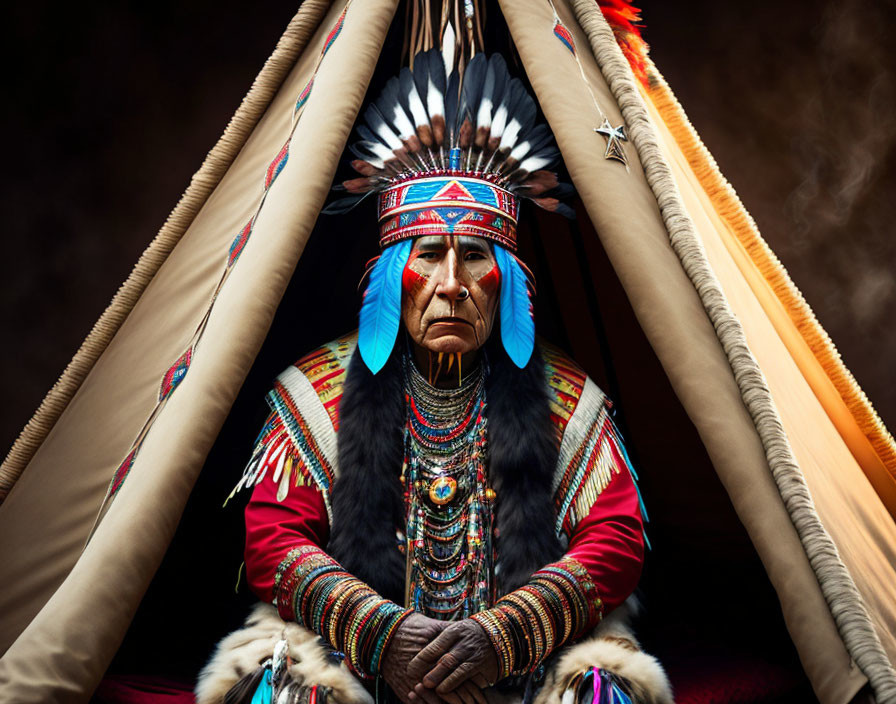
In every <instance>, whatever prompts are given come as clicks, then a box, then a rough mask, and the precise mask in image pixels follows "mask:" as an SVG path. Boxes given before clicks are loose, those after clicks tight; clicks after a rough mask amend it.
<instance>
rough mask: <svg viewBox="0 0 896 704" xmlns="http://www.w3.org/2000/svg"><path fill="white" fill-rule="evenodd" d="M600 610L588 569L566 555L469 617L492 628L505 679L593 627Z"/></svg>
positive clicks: (532, 667)
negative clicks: (489, 606)
mask: <svg viewBox="0 0 896 704" xmlns="http://www.w3.org/2000/svg"><path fill="white" fill-rule="evenodd" d="M602 613H603V604H602V603H601V600H600V597H599V596H598V593H597V588H596V587H595V585H594V582H593V581H592V580H591V577H590V576H589V575H588V571H587V570H586V569H585V568H584V567H583V566H582V565H581V563H579V562H578V561H577V560H574V559H573V558H571V557H564V558H563V559H561V560H560V561H558V562H554V563H552V564H550V565H548V566H546V567H544V568H543V569H540V570H538V572H536V573H535V574H533V575H532V578H531V579H530V580H529V582H528V583H527V584H525V585H524V586H523V587H521V588H519V589H517V590H516V591H513V592H510V594H507V595H505V596H503V597H501V598H500V599H499V600H498V601H497V603H496V604H495V606H494V608H492V609H489V610H487V611H481V612H480V613H478V614H474V615H473V616H471V618H472V619H473V620H474V621H476V622H477V623H478V624H479V625H480V626H482V628H483V629H484V630H485V632H486V633H487V634H488V637H489V640H490V641H491V643H492V646H493V647H494V649H495V652H496V653H497V656H498V670H499V675H498V677H499V679H504V678H505V677H509V676H511V675H521V674H525V673H529V672H532V671H534V670H535V668H537V667H538V666H539V665H540V664H541V663H542V662H543V661H544V659H545V658H546V657H547V656H548V655H549V654H550V653H551V652H552V651H553V650H554V649H556V648H558V647H560V646H561V645H563V644H564V643H567V642H569V641H571V640H573V639H575V638H577V637H578V636H580V635H582V633H584V632H586V631H588V630H590V629H591V628H593V627H594V626H595V625H596V624H597V622H598V621H600V619H601V616H602Z"/></svg>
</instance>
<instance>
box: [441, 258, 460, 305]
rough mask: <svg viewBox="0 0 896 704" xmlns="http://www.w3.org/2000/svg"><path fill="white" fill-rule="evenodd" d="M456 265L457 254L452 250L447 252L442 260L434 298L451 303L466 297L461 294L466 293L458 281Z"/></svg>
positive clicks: (458, 271)
mask: <svg viewBox="0 0 896 704" xmlns="http://www.w3.org/2000/svg"><path fill="white" fill-rule="evenodd" d="M458 265H459V262H458V258H457V252H455V251H454V250H453V249H452V250H449V252H448V255H447V256H446V257H445V258H444V259H443V260H442V266H441V267H440V270H439V280H438V283H437V285H436V296H438V297H439V298H442V299H445V300H447V301H450V302H451V303H454V302H455V301H457V300H459V299H463V298H465V297H466V296H464V295H463V293H462V292H465V291H466V288H465V287H464V285H463V284H462V283H461V281H460V270H459V269H458Z"/></svg>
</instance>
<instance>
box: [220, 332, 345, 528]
mask: <svg viewBox="0 0 896 704" xmlns="http://www.w3.org/2000/svg"><path fill="white" fill-rule="evenodd" d="M357 340H358V336H357V333H356V332H355V333H350V334H348V335H345V336H343V337H340V338H338V339H336V340H333V341H332V342H329V343H327V344H326V345H323V346H322V347H319V348H317V349H316V350H314V351H312V352H310V353H308V354H307V355H305V356H304V357H302V358H301V359H300V360H299V361H298V362H296V363H295V364H293V365H291V366H289V367H287V368H286V369H285V370H284V371H283V372H281V373H280V375H279V376H278V377H277V379H276V380H275V381H274V387H273V388H272V389H271V390H270V391H269V392H268V393H267V396H266V400H267V402H268V405H269V406H270V407H271V414H270V415H269V416H268V419H267V421H266V422H265V425H264V427H263V428H262V430H261V433H259V435H258V438H257V439H256V441H255V448H254V450H253V452H252V457H251V459H250V460H249V463H248V465H246V469H245V470H244V471H243V476H242V478H241V479H240V482H239V484H237V486H236V488H235V489H234V492H233V493H236V492H237V491H239V490H240V489H242V488H244V487H248V488H251V487H254V486H255V485H257V484H258V483H259V482H261V481H263V480H264V478H265V477H266V476H268V474H270V476H271V480H272V481H273V482H274V483H275V484H277V500H278V501H283V500H284V499H285V498H286V497H287V496H288V494H289V489H290V487H298V486H314V487H317V489H318V490H319V491H320V492H321V494H322V496H323V499H324V504H325V505H326V507H327V515H328V517H329V518H330V520H332V518H333V516H332V509H331V507H330V489H331V487H332V486H333V481H334V480H335V478H336V476H337V475H338V473H339V467H338V462H337V450H336V432H337V431H338V429H339V402H340V400H341V399H342V390H343V384H344V382H345V375H346V371H347V369H348V364H349V362H350V360H351V357H352V354H353V353H354V351H355V347H356V345H357ZM232 495H233V494H231V496H232Z"/></svg>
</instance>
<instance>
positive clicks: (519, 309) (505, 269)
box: [494, 244, 535, 369]
mask: <svg viewBox="0 0 896 704" xmlns="http://www.w3.org/2000/svg"><path fill="white" fill-rule="evenodd" d="M494 247H495V259H496V260H497V262H498V269H500V271H501V304H500V305H501V309H500V312H501V341H502V342H503V343H504V349H505V350H507V354H508V355H509V357H510V359H511V360H513V363H514V364H515V365H516V366H518V367H519V368H520V369H522V368H523V367H525V366H526V365H527V364H528V363H529V358H530V357H531V356H532V350H533V348H534V347H535V321H534V320H533V319H532V311H531V302H530V300H529V290H528V288H527V286H526V275H525V274H524V273H523V269H522V267H520V265H519V263H518V262H517V261H516V259H514V258H513V255H512V254H510V252H508V251H507V250H506V249H504V248H503V247H502V246H501V245H499V244H496V245H495V246H494Z"/></svg>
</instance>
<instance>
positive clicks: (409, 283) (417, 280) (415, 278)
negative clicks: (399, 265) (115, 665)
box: [401, 253, 427, 296]
mask: <svg viewBox="0 0 896 704" xmlns="http://www.w3.org/2000/svg"><path fill="white" fill-rule="evenodd" d="M416 258H417V257H416V255H415V254H414V253H412V254H411V256H410V257H409V258H408V263H407V264H406V265H405V267H404V271H403V272H402V273H401V288H402V290H403V291H404V292H405V294H406V295H408V296H415V295H416V294H417V292H418V291H420V289H422V288H423V287H424V286H426V279H427V277H426V276H424V275H423V274H420V273H418V272H417V271H414V268H413V267H412V264H413V263H414V260H415V259H416Z"/></svg>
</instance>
